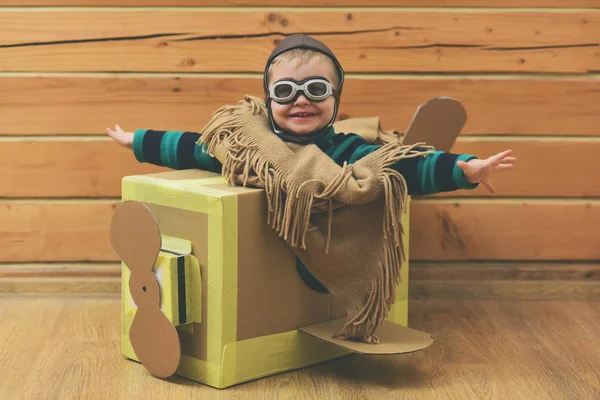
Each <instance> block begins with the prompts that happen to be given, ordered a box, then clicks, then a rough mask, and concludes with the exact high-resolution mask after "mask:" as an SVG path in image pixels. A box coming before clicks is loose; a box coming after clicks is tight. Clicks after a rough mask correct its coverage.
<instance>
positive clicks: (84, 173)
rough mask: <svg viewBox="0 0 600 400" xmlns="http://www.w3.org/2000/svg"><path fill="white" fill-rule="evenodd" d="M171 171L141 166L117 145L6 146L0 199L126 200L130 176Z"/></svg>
mask: <svg viewBox="0 0 600 400" xmlns="http://www.w3.org/2000/svg"><path fill="white" fill-rule="evenodd" d="M24 155H26V157H24ZM167 170H168V169H167V168H165V167H159V166H156V165H152V164H148V163H139V162H138V161H137V160H136V159H135V156H134V155H133V152H132V151H131V150H128V149H125V148H123V147H121V146H119V145H118V144H117V143H115V142H113V141H112V140H111V141H110V142H109V141H108V140H105V139H97V140H81V139H68V138H65V139H64V140H39V141H34V140H25V141H6V142H2V144H1V145H0V183H1V185H0V196H3V197H45V198H48V197H121V180H122V179H123V177H124V176H127V175H139V174H147V173H154V172H161V171H167Z"/></svg>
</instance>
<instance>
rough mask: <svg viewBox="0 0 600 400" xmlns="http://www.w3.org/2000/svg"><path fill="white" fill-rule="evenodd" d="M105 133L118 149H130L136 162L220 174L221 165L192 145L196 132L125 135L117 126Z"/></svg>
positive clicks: (196, 135) (147, 132)
mask: <svg viewBox="0 0 600 400" xmlns="http://www.w3.org/2000/svg"><path fill="white" fill-rule="evenodd" d="M106 133H107V134H108V136H110V137H111V138H112V139H113V140H115V141H116V142H117V143H119V144H120V145H121V146H123V147H125V148H128V149H131V150H133V154H134V155H135V157H136V159H137V160H138V161H139V162H147V163H150V164H155V165H160V166H165V167H168V168H172V169H202V170H205V171H211V172H217V173H220V172H221V163H220V162H219V161H218V160H217V159H216V158H214V157H212V156H210V155H209V154H208V153H206V152H204V151H203V148H204V147H201V146H199V145H198V144H196V142H197V141H198V139H200V134H199V133H195V132H179V131H155V130H146V129H138V130H136V131H135V132H126V131H124V130H123V129H121V127H120V126H119V125H115V129H114V130H113V129H110V128H106Z"/></svg>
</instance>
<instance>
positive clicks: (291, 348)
mask: <svg viewBox="0 0 600 400" xmlns="http://www.w3.org/2000/svg"><path fill="white" fill-rule="evenodd" d="M122 189H123V195H122V197H123V201H127V200H136V201H139V202H142V203H143V204H145V205H146V206H147V207H148V208H149V209H150V210H151V212H152V214H154V216H155V218H156V220H157V222H158V227H159V230H160V233H161V235H162V239H163V240H162V243H163V244H162V248H161V252H160V253H159V257H158V258H157V261H156V263H155V267H154V273H155V274H156V276H157V278H158V280H159V285H160V292H161V309H162V311H163V313H165V315H166V316H167V317H168V318H169V320H170V321H171V322H172V323H173V325H174V326H176V329H177V331H178V334H179V339H180V343H181V360H180V363H179V367H178V369H177V372H176V373H177V375H180V376H183V377H186V378H189V379H192V380H194V381H198V382H202V383H205V384H207V385H210V386H213V387H216V388H225V387H228V386H231V385H234V384H237V383H241V382H245V381H248V380H252V379H255V378H259V377H264V376H267V375H271V374H275V373H278V372H282V371H287V370H292V369H296V368H300V367H305V366H308V365H311V364H315V363H319V362H322V361H325V360H329V359H332V358H336V357H340V356H343V355H346V354H349V353H350V351H349V350H347V349H344V348H342V347H339V346H336V345H334V344H331V343H328V342H325V341H322V340H319V339H317V338H315V337H313V336H311V335H309V334H307V333H304V332H301V331H299V330H298V328H301V327H306V326H310V325H314V324H319V323H322V322H326V321H330V320H333V319H337V318H340V317H343V316H344V310H343V309H342V308H341V307H340V306H338V305H337V304H335V302H334V301H332V298H331V296H330V295H327V294H320V293H317V292H315V291H313V290H311V289H310V288H309V287H308V286H306V284H305V283H304V282H303V281H302V279H301V278H300V277H299V276H298V274H297V272H296V257H295V255H294V253H293V252H292V251H291V250H290V249H289V248H288V247H287V245H286V244H285V243H284V242H283V241H282V240H281V239H280V238H279V237H278V236H277V234H276V233H275V232H274V231H273V230H272V229H271V228H270V227H269V226H268V225H267V223H266V220H267V216H266V210H267V208H266V207H267V203H266V196H265V195H264V192H263V191H262V190H259V189H251V188H241V187H229V186H227V185H226V184H225V180H224V179H223V178H222V177H221V176H219V175H217V174H213V173H209V172H204V171H199V170H187V171H172V172H165V173H159V174H150V175H140V176H129V177H126V178H124V180H123V186H122ZM408 217H409V215H408V213H406V214H405V215H404V217H403V224H404V227H405V232H406V234H405V235H404V240H405V243H404V245H405V248H406V249H407V251H408V237H409V235H408V229H409V226H408V224H409V218H408ZM129 276H130V273H129V270H128V268H127V267H126V266H125V265H124V267H123V275H122V278H123V282H122V283H123V285H122V330H121V333H122V351H123V354H124V355H125V356H126V357H128V358H130V359H133V360H138V358H137V357H136V355H135V352H134V351H133V347H132V345H131V342H130V339H129V329H130V327H131V324H132V321H133V318H134V316H135V311H136V306H135V303H134V302H133V300H132V298H131V294H130V293H129ZM401 278H402V279H401V283H400V285H399V286H398V288H397V294H396V303H395V304H394V306H393V308H392V310H391V312H390V314H389V317H388V320H390V321H392V322H394V323H396V324H400V325H404V326H406V324H407V311H408V262H405V263H404V264H403V266H402V272H401Z"/></svg>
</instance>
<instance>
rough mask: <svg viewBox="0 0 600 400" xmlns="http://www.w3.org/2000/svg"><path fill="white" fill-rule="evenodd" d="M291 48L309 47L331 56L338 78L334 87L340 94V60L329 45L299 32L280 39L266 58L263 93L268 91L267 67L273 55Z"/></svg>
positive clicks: (341, 78)
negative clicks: (337, 86)
mask: <svg viewBox="0 0 600 400" xmlns="http://www.w3.org/2000/svg"><path fill="white" fill-rule="evenodd" d="M293 49H310V50H314V51H318V52H319V53H323V54H325V55H326V56H327V57H329V58H331V60H332V61H333V63H334V65H335V66H336V68H337V69H338V78H339V79H340V85H339V88H336V90H337V93H338V95H339V94H342V86H343V84H344V69H343V68H342V65H341V64H340V62H339V61H338V59H337V58H336V56H335V55H334V54H333V52H332V51H331V49H329V47H327V46H326V45H325V44H324V43H323V42H320V41H319V40H317V39H315V38H312V37H310V36H308V35H304V34H301V33H300V34H294V35H290V36H288V37H286V38H285V39H283V40H282V41H281V43H279V44H278V45H277V47H275V49H274V50H273V52H272V53H271V55H270V56H269V58H268V59H267V65H266V66H265V71H264V77H263V88H264V91H265V94H266V93H268V92H269V85H268V76H267V75H268V72H269V67H270V66H271V63H272V62H273V60H274V59H275V57H277V56H279V55H280V54H282V53H285V52H286V51H289V50H293Z"/></svg>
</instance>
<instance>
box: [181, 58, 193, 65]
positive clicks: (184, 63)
mask: <svg viewBox="0 0 600 400" xmlns="http://www.w3.org/2000/svg"><path fill="white" fill-rule="evenodd" d="M183 65H184V66H185V67H193V66H194V65H196V61H194V59H193V58H187V59H185V60H183Z"/></svg>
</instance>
